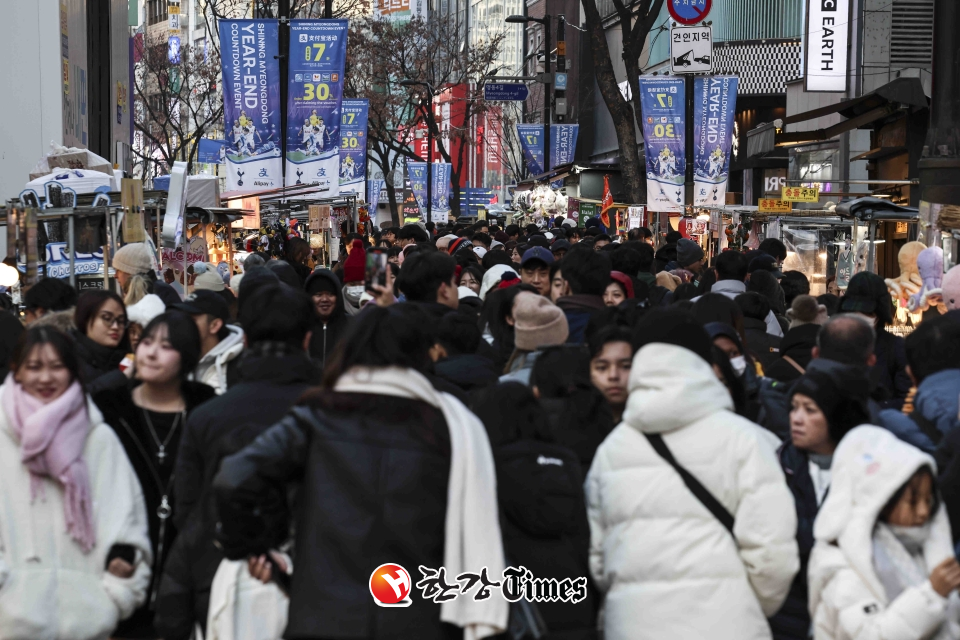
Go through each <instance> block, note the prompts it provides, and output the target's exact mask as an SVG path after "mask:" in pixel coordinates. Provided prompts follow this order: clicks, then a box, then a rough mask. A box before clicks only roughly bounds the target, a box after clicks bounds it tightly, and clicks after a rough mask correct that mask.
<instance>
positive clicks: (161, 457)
mask: <svg viewBox="0 0 960 640" xmlns="http://www.w3.org/2000/svg"><path fill="white" fill-rule="evenodd" d="M141 410H142V411H143V417H144V419H145V420H146V423H147V428H148V429H150V435H151V436H153V441H154V442H155V443H156V445H157V462H158V463H160V464H163V463H164V462H165V461H166V459H167V445H168V444H170V439H171V438H173V434H174V433H175V432H176V430H177V427H179V426H180V419H181V418H183V414H184V413H185V412H184V411H181V412H180V413H178V414H177V415H176V417H175V418H174V419H173V424H172V425H171V426H170V433H168V434H167V437H166V438H165V439H164V441H163V442H160V437H159V436H157V430H156V429H154V428H153V421H152V420H151V419H150V412H149V411H147V410H146V409H143V408H142V407H141Z"/></svg>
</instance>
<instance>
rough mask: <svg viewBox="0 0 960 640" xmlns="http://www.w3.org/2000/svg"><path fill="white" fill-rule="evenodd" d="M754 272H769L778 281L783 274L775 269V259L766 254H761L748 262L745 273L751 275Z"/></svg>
mask: <svg viewBox="0 0 960 640" xmlns="http://www.w3.org/2000/svg"><path fill="white" fill-rule="evenodd" d="M754 271H769V272H770V273H772V274H773V275H774V277H775V278H777V279H778V280H779V279H780V278H782V277H783V272H782V271H780V269H778V268H777V259H776V258H774V257H773V256H771V255H767V254H766V253H761V254H760V255H758V256H757V257H756V258H754V259H753V260H751V261H750V265H749V266H748V267H747V273H753V272H754Z"/></svg>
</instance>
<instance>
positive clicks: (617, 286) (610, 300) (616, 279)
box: [603, 271, 633, 307]
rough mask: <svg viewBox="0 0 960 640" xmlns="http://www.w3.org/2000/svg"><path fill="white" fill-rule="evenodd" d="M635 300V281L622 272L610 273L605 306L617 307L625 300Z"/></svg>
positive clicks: (604, 299)
mask: <svg viewBox="0 0 960 640" xmlns="http://www.w3.org/2000/svg"><path fill="white" fill-rule="evenodd" d="M632 299H633V281H632V280H631V279H630V276H628V275H627V274H625V273H623V272H621V271H611V272H610V284H608V285H607V288H606V290H605V291H604V292H603V304H605V305H606V306H608V307H616V306H617V305H619V304H620V303H621V302H623V301H625V300H632Z"/></svg>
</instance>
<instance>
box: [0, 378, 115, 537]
mask: <svg viewBox="0 0 960 640" xmlns="http://www.w3.org/2000/svg"><path fill="white" fill-rule="evenodd" d="M2 402H3V409H4V411H6V413H7V416H8V417H9V419H10V423H11V426H12V427H13V431H14V433H15V434H16V436H17V438H18V439H19V440H20V460H21V461H22V462H23V464H24V466H25V467H26V468H27V470H28V471H29V472H30V494H31V496H30V497H31V500H35V499H36V497H37V494H38V493H39V494H41V495H42V494H43V483H42V478H44V477H47V478H50V479H51V480H53V481H55V482H58V483H60V484H61V485H62V486H63V490H64V499H63V512H64V513H63V515H64V519H65V520H66V523H67V533H68V534H69V535H70V537H71V538H73V539H74V540H75V541H76V542H77V543H78V544H79V545H80V547H81V548H82V549H83V551H84V553H88V552H89V551H90V550H91V549H93V547H94V545H95V544H96V533H95V530H94V526H93V508H92V506H91V498H90V476H89V472H88V470H87V464H86V462H84V460H83V448H84V446H85V445H86V442H87V435H88V434H89V433H90V419H89V417H88V415H87V399H86V395H85V394H84V393H83V389H82V388H81V387H80V383H79V382H77V381H74V382H73V384H71V385H70V386H69V387H68V388H67V390H66V391H65V392H64V393H63V395H61V396H60V397H59V398H57V399H56V400H54V401H53V402H50V403H48V404H44V403H43V402H41V401H40V400H39V399H38V398H35V397H33V396H31V395H30V394H28V393H27V392H26V391H24V389H23V387H22V386H21V385H20V384H19V383H18V382H16V380H14V378H13V373H12V372H11V373H9V374H7V379H6V381H5V382H4V384H3V397H2Z"/></svg>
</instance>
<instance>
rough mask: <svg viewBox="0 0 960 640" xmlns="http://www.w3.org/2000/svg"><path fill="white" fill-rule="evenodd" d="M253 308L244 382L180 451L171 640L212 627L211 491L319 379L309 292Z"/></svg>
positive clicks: (281, 290) (193, 427)
mask: <svg viewBox="0 0 960 640" xmlns="http://www.w3.org/2000/svg"><path fill="white" fill-rule="evenodd" d="M251 303H252V304H249V305H246V306H245V310H244V315H243V316H242V317H241V318H240V321H241V322H242V323H243V327H244V336H245V339H246V342H247V353H246V355H245V356H244V358H243V361H242V362H241V364H240V367H241V380H242V382H240V383H239V384H237V385H235V386H233V387H231V388H230V389H229V390H228V391H227V392H226V393H224V394H223V395H221V396H220V397H218V398H215V399H213V400H210V401H209V402H207V403H205V404H203V405H201V406H200V407H198V408H197V409H196V410H195V411H194V412H193V413H192V414H191V415H190V417H189V419H188V420H187V424H186V427H185V429H184V431H183V437H182V439H181V441H180V448H179V451H178V452H177V460H176V473H175V478H174V494H175V495H176V497H177V509H176V511H175V512H174V514H173V522H174V524H175V525H176V527H177V530H178V531H179V532H180V534H179V535H178V536H177V540H176V542H175V543H174V545H173V547H172V548H171V549H170V555H169V560H168V562H167V564H166V566H165V569H164V573H163V578H162V582H161V583H160V589H159V592H158V595H157V616H156V629H157V632H158V633H159V634H160V637H162V638H165V639H166V640H177V639H181V638H182V639H187V638H190V637H191V634H192V632H193V629H194V625H195V624H199V625H200V626H201V628H204V629H205V627H206V623H207V613H208V604H209V600H210V587H211V584H212V583H213V580H214V576H215V575H216V573H217V569H218V567H219V566H220V562H221V561H222V560H223V558H224V556H223V552H222V551H221V550H220V549H219V548H217V546H216V544H215V543H214V541H215V538H216V523H217V514H216V508H215V505H214V502H213V494H212V492H211V489H210V487H211V485H212V484H213V478H214V476H215V475H216V473H217V471H218V470H219V468H220V463H221V461H222V460H223V459H224V458H226V457H227V456H230V455H233V454H234V453H237V452H238V451H240V450H241V449H243V448H244V447H246V446H247V445H248V444H250V443H251V442H253V441H254V440H255V439H256V438H257V437H258V436H259V435H260V434H261V433H263V432H264V431H266V430H267V429H268V428H269V427H271V426H273V425H274V424H275V423H276V422H277V421H279V420H280V419H281V418H283V416H284V414H285V413H286V412H287V411H288V410H289V409H290V407H292V406H294V404H296V402H297V400H298V399H299V398H300V396H301V395H303V393H304V392H305V391H306V390H307V389H308V388H309V387H310V385H312V384H315V383H316V382H318V380H319V376H318V373H319V372H318V370H317V369H316V367H315V366H314V364H313V363H312V362H311V361H310V359H309V357H308V356H307V353H306V349H307V345H308V344H309V342H310V331H311V329H313V328H314V326H315V325H314V323H315V319H314V308H313V307H314V305H313V304H312V303H311V301H310V300H309V298H308V297H307V296H306V294H304V293H303V292H301V291H296V290H293V289H291V288H289V287H287V286H280V287H261V288H259V289H257V290H256V291H254V292H253V294H252V298H251ZM265 400H267V401H266V402H265ZM205 635H207V634H206V631H205Z"/></svg>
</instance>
